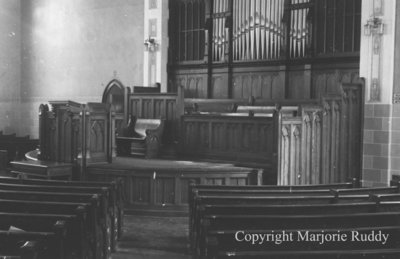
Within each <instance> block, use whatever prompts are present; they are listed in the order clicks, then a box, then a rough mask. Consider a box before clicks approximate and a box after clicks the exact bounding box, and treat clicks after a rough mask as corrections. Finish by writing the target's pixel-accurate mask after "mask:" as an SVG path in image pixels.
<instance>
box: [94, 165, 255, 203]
mask: <svg viewBox="0 0 400 259" xmlns="http://www.w3.org/2000/svg"><path fill="white" fill-rule="evenodd" d="M87 174H88V179H90V180H93V181H104V180H107V181H110V180H113V179H117V178H121V177H122V178H123V184H124V190H125V193H126V197H127V200H126V202H127V204H126V205H127V206H130V208H134V207H135V205H152V206H158V207H160V208H168V205H174V206H177V205H178V206H186V205H187V202H188V186H189V182H190V181H191V180H193V181H194V182H195V183H198V184H199V183H202V184H215V185H225V184H229V185H248V184H251V185H260V184H261V183H262V170H258V169H257V170H255V169H252V168H244V167H234V166H231V167H227V166H223V167H221V168H212V169H210V170H205V169H202V168H199V169H198V170H197V169H194V168H191V169H187V170H186V169H174V170H157V172H155V171H154V169H148V170H139V169H129V168H127V169H113V168H110V167H107V166H106V167H105V168H103V167H102V166H101V165H90V166H89V167H88V169H87Z"/></svg>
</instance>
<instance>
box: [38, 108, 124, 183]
mask: <svg viewBox="0 0 400 259" xmlns="http://www.w3.org/2000/svg"><path fill="white" fill-rule="evenodd" d="M50 105H51V107H52V109H49V106H48V105H43V104H42V105H40V108H39V144H40V155H39V159H40V160H42V161H52V162H57V163H68V164H72V165H73V178H74V179H84V177H85V175H84V169H85V167H86V164H88V163H99V162H102V163H107V162H110V161H111V159H112V157H113V156H115V153H116V151H115V138H114V137H112V136H111V135H114V132H115V123H114V119H115V117H114V116H113V112H111V110H110V104H104V103H88V104H85V105H84V104H79V103H76V102H72V101H52V102H50Z"/></svg>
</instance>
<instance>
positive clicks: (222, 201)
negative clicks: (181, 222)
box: [189, 194, 369, 247]
mask: <svg viewBox="0 0 400 259" xmlns="http://www.w3.org/2000/svg"><path fill="white" fill-rule="evenodd" d="M368 200H369V195H346V196H344V197H342V196H338V197H335V196H334V195H332V194H330V195H323V196H317V195H314V196H296V195H289V196H272V195H267V196H252V195H232V196H207V195H202V196H201V195H199V196H196V197H195V201H194V204H196V206H194V208H193V212H192V213H191V215H190V217H189V239H190V241H191V246H192V247H193V246H194V244H193V242H192V241H193V240H194V236H195V235H196V233H194V232H195V231H196V229H198V224H199V222H200V221H201V217H200V215H199V210H198V208H200V207H201V206H202V205H205V204H208V205H227V204H229V205H231V204H235V205H238V206H244V207H245V206H247V205H255V206H257V205H261V206H263V205H290V204H298V205H310V204H331V203H354V202H365V201H368Z"/></svg>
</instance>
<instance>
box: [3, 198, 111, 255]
mask: <svg viewBox="0 0 400 259" xmlns="http://www.w3.org/2000/svg"><path fill="white" fill-rule="evenodd" d="M90 207H91V204H90V203H83V202H81V203H74V202H68V203H60V202H49V201H25V200H4V199H0V212H10V213H27V214H30V213H34V214H63V215H68V214H71V215H77V216H78V217H79V219H80V220H82V221H83V223H82V224H81V225H82V226H83V228H82V230H83V231H84V233H82V235H83V236H84V240H86V241H85V242H88V246H89V247H90V248H89V249H91V251H90V254H92V255H93V257H94V256H95V255H96V256H97V257H101V255H100V253H97V251H101V249H103V246H104V245H106V243H105V239H104V237H103V234H102V232H101V229H100V226H99V225H98V221H97V215H96V213H95V210H93V208H90Z"/></svg>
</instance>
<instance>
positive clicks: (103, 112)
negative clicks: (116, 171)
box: [84, 103, 114, 163]
mask: <svg viewBox="0 0 400 259" xmlns="http://www.w3.org/2000/svg"><path fill="white" fill-rule="evenodd" d="M84 121H85V122H86V124H85V131H86V133H85V134H86V136H85V141H86V143H85V150H84V153H85V154H86V155H85V157H86V161H87V163H93V162H109V161H110V160H111V157H112V145H113V138H112V137H111V135H114V133H111V132H112V129H111V126H112V125H113V123H114V122H111V115H110V106H109V105H108V104H103V103H88V104H87V105H86V107H85V120H84Z"/></svg>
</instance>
